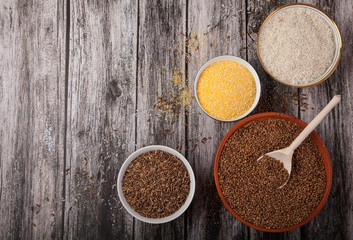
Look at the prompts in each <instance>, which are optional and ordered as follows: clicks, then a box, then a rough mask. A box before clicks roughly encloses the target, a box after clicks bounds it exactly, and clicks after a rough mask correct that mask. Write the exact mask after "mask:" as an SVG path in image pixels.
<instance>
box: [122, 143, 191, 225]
mask: <svg viewBox="0 0 353 240" xmlns="http://www.w3.org/2000/svg"><path fill="white" fill-rule="evenodd" d="M154 150H161V151H164V152H167V153H170V154H173V155H175V156H177V157H178V158H179V159H180V160H181V161H182V162H183V163H184V165H185V167H186V169H187V171H188V173H189V176H190V192H189V195H188V197H187V198H186V201H185V203H184V205H183V206H181V208H180V209H179V210H178V211H176V212H175V213H173V214H172V215H170V216H167V217H164V218H147V217H144V216H141V215H140V214H139V213H137V212H135V211H134V210H133V209H132V208H131V206H130V205H129V203H128V202H127V201H126V198H125V196H124V193H123V189H122V182H123V177H124V175H125V171H126V169H127V167H128V166H129V164H130V163H131V162H132V161H133V160H135V159H136V158H137V157H138V156H140V155H141V154H143V153H146V152H149V151H154ZM117 186H118V187H117V188H118V195H119V199H120V201H121V203H122V204H123V206H124V208H125V209H126V210H127V211H128V212H129V213H130V214H131V215H132V216H133V217H135V218H137V219H139V220H141V221H143V222H146V223H153V224H160V223H166V222H170V221H172V220H174V219H176V218H177V217H179V216H180V215H181V214H183V212H185V210H186V209H187V208H188V207H189V205H190V203H191V201H192V198H193V197H194V193H195V175H194V172H193V170H192V168H191V166H190V164H189V162H188V161H187V160H186V159H185V158H184V156H183V155H181V154H180V153H179V152H177V151H176V150H174V149H172V148H170V147H166V146H161V145H152V146H147V147H144V148H140V149H138V150H137V151H135V152H134V153H132V154H131V155H130V156H129V157H128V158H127V159H126V160H125V162H124V163H123V165H122V166H121V168H120V171H119V175H118V182H117Z"/></svg>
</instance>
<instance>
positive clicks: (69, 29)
mask: <svg viewBox="0 0 353 240" xmlns="http://www.w3.org/2000/svg"><path fill="white" fill-rule="evenodd" d="M289 2H293V1H278V2H277V1H273V0H267V1H252V0H248V1H246V0H241V1H227V0H222V1H214V2H211V1H197V0H169V1H153V2H152V1H147V0H135V1H130V0H118V1H114V0H107V1H98V0H65V1H54V0H45V1H44V0H42V1H40V0H32V1H27V0H19V1H10V0H9V1H7V0H1V1H0V56H1V58H0V239H49V238H53V239H62V238H64V239H160V238H162V239H353V189H352V188H353V181H352V180H353V179H352V178H353V163H352V161H353V146H352V142H353V141H352V135H353V121H352V119H353V103H352V97H353V81H352V80H351V79H352V75H353V67H352V58H353V41H352V39H353V35H352V30H353V29H352V22H353V3H352V2H351V1H350V0H340V1H333V0H306V1H304V2H306V3H311V4H315V5H316V6H319V7H321V8H322V9H324V10H325V11H327V12H328V13H329V14H330V15H331V16H332V17H333V18H334V19H335V21H336V23H337V25H338V27H339V28H340V30H341V34H342V39H343V51H342V58H341V61H340V63H339V65H338V67H337V69H336V71H335V72H334V73H333V74H332V75H331V77H330V78H329V79H328V80H327V81H325V82H323V83H321V84H319V85H317V86H314V87H310V88H305V89H295V88H291V87H286V86H284V85H281V84H279V83H278V82H276V81H275V80H273V79H272V78H271V77H269V75H267V74H266V72H265V71H264V69H263V68H262V66H261V64H260V62H259V59H258V56H257V53H256V39H257V33H258V31H259V27H260V25H261V23H262V21H263V20H264V19H265V17H266V16H267V15H268V13H270V12H271V11H273V10H274V9H276V7H278V6H281V5H283V4H286V3H289ZM225 54H228V55H234V56H238V57H242V58H244V59H246V60H248V61H249V62H250V63H251V64H252V65H253V66H254V68H255V69H256V71H257V72H258V74H259V76H260V80H261V84H262V99H261V101H264V99H267V100H268V99H270V100H271V99H272V100H271V101H270V103H271V102H272V105H269V106H267V108H266V109H267V111H279V112H283V113H288V114H291V115H293V116H296V117H298V118H300V119H302V120H304V121H306V122H309V121H310V120H311V119H312V118H313V117H314V116H315V115H316V114H317V113H318V112H319V111H320V110H321V109H322V108H323V107H324V106H325V105H326V104H327V103H328V101H329V100H330V98H331V97H332V96H333V95H334V94H335V93H339V94H341V95H342V102H341V103H340V104H339V105H338V106H337V107H336V108H335V109H334V110H333V111H332V112H331V113H330V114H329V115H328V117H327V118H326V119H325V120H324V121H323V122H322V123H321V124H320V125H319V126H318V127H317V132H318V133H319V135H320V136H321V137H322V139H323V141H324V142H325V144H326V146H327V148H328V151H329V153H330V155H331V158H332V165H333V185H332V189H331V194H330V196H329V198H328V201H327V203H326V204H325V206H324V208H323V209H322V211H321V212H320V213H319V214H318V215H317V216H316V217H315V218H314V219H313V220H312V221H310V222H309V223H308V224H306V225H304V226H303V227H301V228H299V229H296V230H293V231H290V232H286V233H279V234H270V233H264V232H260V231H256V230H254V229H251V228H249V227H247V226H245V225H244V224H242V223H241V222H240V221H238V220H236V219H235V218H234V217H233V216H232V215H231V214H230V213H229V212H228V211H227V210H226V208H225V207H224V206H223V204H222V203H221V202H220V199H219V197H218V195H217V193H216V192H215V187H214V180H213V163H214V157H215V153H216V150H217V148H218V145H219V143H220V141H221V139H222V138H223V136H224V135H225V134H226V133H227V131H228V130H229V129H230V128H231V127H232V126H233V125H234V124H235V123H234V122H233V123H222V122H218V121H215V120H213V119H211V118H210V117H208V116H206V115H205V114H204V113H203V112H202V111H201V109H200V108H199V106H198V105H197V103H196V102H195V100H192V101H191V103H190V104H189V103H187V102H182V101H181V100H180V98H181V97H182V96H186V99H187V97H188V94H189V93H190V91H191V90H190V88H192V87H193V83H194V78H195V76H196V73H197V71H198V69H199V67H200V66H201V65H202V64H203V63H204V62H205V61H207V60H208V59H211V58H213V57H215V56H219V55H225ZM274 91H275V92H277V93H276V94H277V95H278V94H282V95H283V96H287V95H288V93H290V92H295V93H299V94H301V96H307V98H308V99H307V101H308V103H309V105H310V106H311V107H313V108H314V109H311V108H310V110H307V111H305V109H304V108H303V107H298V106H297V105H296V103H295V102H294V103H293V102H292V103H291V107H290V108H283V107H278V104H277V102H276V100H275V99H274V97H275V95H274V93H273V92H274ZM172 96H176V98H174V100H173V102H171V103H168V104H164V105H163V106H162V107H160V106H159V105H158V101H160V98H159V97H163V98H166V99H169V100H170V99H172ZM156 103H157V105H155V104H156ZM168 106H170V107H172V109H173V110H174V112H168V111H166V110H167V109H166V107H168ZM159 107H160V109H159ZM262 111H263V110H261V108H259V107H258V108H257V109H256V110H255V111H254V112H253V113H252V114H254V113H259V112H262ZM209 137H210V138H211V139H209ZM204 138H207V140H206V142H204V143H202V142H201V140H202V139H204ZM152 144H161V145H166V146H169V147H172V148H177V149H178V150H179V151H180V152H181V153H182V154H183V155H184V156H185V157H186V158H187V159H188V160H189V162H190V164H191V165H192V167H193V169H194V172H195V176H196V181H197V188H196V193H195V197H194V200H193V202H192V204H191V206H190V207H189V208H188V210H187V211H186V213H185V214H183V215H182V216H181V217H179V218H178V219H176V220H174V221H172V222H170V223H167V224H163V225H150V224H145V223H143V222H141V221H138V220H136V219H134V218H132V217H131V216H130V215H129V214H128V213H127V212H126V211H125V210H124V208H123V207H122V205H121V203H120V201H119V199H118V197H117V193H116V183H115V179H116V177H117V175H118V171H119V169H120V167H121V165H122V163H123V162H124V160H125V159H126V158H127V156H129V155H130V154H131V153H132V152H134V151H135V150H136V149H138V148H141V147H142V146H144V145H152Z"/></svg>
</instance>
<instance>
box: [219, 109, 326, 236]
mask: <svg viewBox="0 0 353 240" xmlns="http://www.w3.org/2000/svg"><path fill="white" fill-rule="evenodd" d="M267 119H284V120H287V121H291V122H293V123H295V124H297V125H298V126H299V127H301V128H305V127H306V126H307V124H306V123H305V122H303V121H302V120H300V119H298V118H295V117H293V116H290V115H287V114H283V113H276V112H268V113H260V114H255V115H253V116H250V117H247V118H245V119H243V120H241V121H240V122H238V123H237V124H236V125H235V126H234V127H232V128H231V129H230V130H229V132H228V133H227V134H226V135H225V137H224V138H223V140H222V142H221V144H220V145H219V147H218V151H217V154H216V159H215V164H214V178H215V183H216V187H217V191H218V194H219V196H220V198H221V199H222V202H223V204H224V205H225V206H226V208H227V209H228V211H229V212H230V213H231V214H232V215H233V216H235V217H236V218H237V219H238V220H240V221H241V222H242V223H244V224H246V225H247V226H249V227H252V228H254V229H257V230H261V231H264V232H285V231H290V230H293V229H295V228H298V227H300V226H303V225H304V224H306V223H307V222H309V221H310V220H311V219H313V218H314V217H315V216H316V215H317V214H318V213H319V212H320V210H321V209H322V207H323V206H324V204H325V202H326V200H327V198H328V196H329V194H330V190H331V184H332V165H331V159H330V155H329V153H328V151H327V148H326V146H325V144H324V142H323V141H322V140H321V138H320V136H319V135H318V134H317V133H316V132H315V131H313V132H312V133H311V134H310V136H311V137H312V138H313V140H314V142H315V143H316V145H317V147H318V148H319V151H320V153H321V155H322V157H323V161H324V165H325V171H326V176H327V178H326V189H325V193H324V195H323V197H322V199H321V201H320V203H319V205H318V206H317V207H316V209H315V210H314V211H313V212H312V213H311V214H310V215H309V216H308V218H307V219H305V220H304V221H302V222H301V223H299V224H296V225H293V226H289V227H286V228H277V229H268V228H263V227H258V226H255V225H254V224H252V223H250V222H248V221H245V220H244V219H242V218H241V217H240V216H239V215H238V214H237V213H236V212H235V211H234V210H233V209H232V208H231V207H230V206H229V204H228V203H227V200H226V199H225V197H224V196H223V193H222V191H221V188H220V186H219V180H218V166H219V158H220V156H221V152H222V150H223V146H224V144H225V143H226V141H227V140H228V138H229V137H230V136H231V135H232V134H233V133H234V132H235V131H236V130H238V129H240V128H242V127H243V126H244V125H246V124H247V123H249V122H251V121H264V120H267Z"/></svg>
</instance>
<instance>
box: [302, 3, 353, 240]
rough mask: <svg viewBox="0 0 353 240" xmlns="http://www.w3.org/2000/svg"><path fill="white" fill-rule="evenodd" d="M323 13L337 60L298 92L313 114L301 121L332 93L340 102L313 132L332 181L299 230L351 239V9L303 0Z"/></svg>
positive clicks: (309, 235) (310, 235)
mask: <svg viewBox="0 0 353 240" xmlns="http://www.w3.org/2000/svg"><path fill="white" fill-rule="evenodd" d="M305 2H306V3H310V4H314V5H316V6H319V7H320V8H322V9H323V10H325V11H327V12H328V13H329V14H330V15H331V16H332V17H333V18H334V19H335V21H336V23H337V25H338V27H339V29H340V31H341V35H342V41H343V49H342V57H341V61H340V63H339V65H338V67H337V69H336V71H335V72H334V73H333V74H332V75H331V76H330V77H329V78H328V79H327V80H326V81H325V82H323V83H321V84H319V85H317V86H314V87H311V88H306V89H303V90H301V92H302V93H305V94H307V95H308V96H309V98H310V101H311V103H312V105H313V106H315V110H314V111H305V112H302V114H301V119H303V120H304V121H305V122H310V121H311V120H312V119H313V118H314V117H315V116H316V115H317V114H318V113H319V112H320V111H321V109H322V108H324V107H325V105H326V104H327V103H328V102H329V101H330V99H331V98H332V97H333V96H334V95H335V94H341V95H342V100H341V103H340V104H339V105H337V106H336V107H335V108H334V109H333V110H332V112H331V113H330V114H329V115H328V116H327V117H326V118H325V119H324V120H323V121H322V122H321V123H320V125H319V126H318V127H317V128H316V131H317V132H318V134H319V135H320V137H321V138H322V140H323V141H324V143H325V145H326V147H327V149H328V151H329V153H330V157H331V161H332V168H333V181H332V188H331V194H330V196H329V198H328V200H327V202H326V204H325V206H324V208H323V209H322V210H321V212H320V213H319V214H318V215H317V216H316V217H315V218H314V219H313V220H312V221H310V222H309V223H308V224H306V225H305V226H303V227H302V236H305V237H306V238H308V239H353V212H352V209H353V208H352V206H353V204H352V202H353V201H352V200H353V194H352V188H353V181H352V171H353V167H352V164H351V161H352V158H353V146H352V134H353V125H352V117H353V111H352V110H353V107H352V97H353V96H352V89H353V84H352V81H351V76H352V74H353V69H352V65H351V62H352V57H353V53H352V49H353V45H352V37H353V36H352V29H351V23H352V21H353V16H352V14H351V12H352V11H353V6H352V2H351V1H315V0H310V1H305Z"/></svg>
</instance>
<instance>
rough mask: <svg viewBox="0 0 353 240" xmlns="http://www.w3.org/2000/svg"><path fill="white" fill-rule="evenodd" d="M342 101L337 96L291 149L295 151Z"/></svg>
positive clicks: (307, 127)
mask: <svg viewBox="0 0 353 240" xmlns="http://www.w3.org/2000/svg"><path fill="white" fill-rule="evenodd" d="M340 101H341V95H335V96H334V97H333V98H332V100H331V101H330V102H329V103H328V104H327V105H326V107H325V108H324V109H322V111H321V112H320V113H319V114H318V115H317V116H316V117H315V118H314V119H313V120H312V121H311V122H310V123H309V125H308V126H306V128H304V130H303V131H302V132H301V133H300V134H299V136H298V137H297V138H296V139H295V140H294V142H293V143H292V144H291V145H290V146H289V148H290V149H291V150H292V151H294V150H295V149H296V148H297V147H298V146H299V145H300V144H301V143H302V142H303V141H304V140H305V139H306V138H307V136H309V134H310V133H311V132H312V131H313V130H314V128H316V126H317V125H319V123H320V122H321V121H322V119H324V118H325V117H326V115H327V114H328V113H329V112H330V111H331V110H332V108H334V106H336V105H337V104H338V103H339V102H340Z"/></svg>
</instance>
